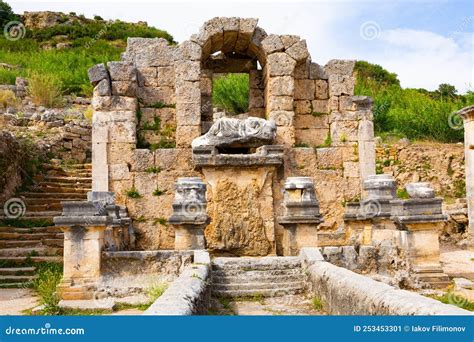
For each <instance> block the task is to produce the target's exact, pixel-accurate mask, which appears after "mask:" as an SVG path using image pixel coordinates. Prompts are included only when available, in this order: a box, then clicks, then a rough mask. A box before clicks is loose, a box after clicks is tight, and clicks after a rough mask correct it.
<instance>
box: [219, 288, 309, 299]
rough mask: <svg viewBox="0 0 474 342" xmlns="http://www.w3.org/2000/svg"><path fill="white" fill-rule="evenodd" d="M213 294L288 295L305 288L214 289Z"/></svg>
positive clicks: (236, 295)
mask: <svg viewBox="0 0 474 342" xmlns="http://www.w3.org/2000/svg"><path fill="white" fill-rule="evenodd" d="M211 292H212V295H213V296H215V297H255V296H259V297H260V296H262V297H282V296H286V295H295V294H299V293H302V292H304V289H303V288H283V287H282V288H279V289H278V290H277V291H276V290H275V289H259V290H214V289H212V291H211Z"/></svg>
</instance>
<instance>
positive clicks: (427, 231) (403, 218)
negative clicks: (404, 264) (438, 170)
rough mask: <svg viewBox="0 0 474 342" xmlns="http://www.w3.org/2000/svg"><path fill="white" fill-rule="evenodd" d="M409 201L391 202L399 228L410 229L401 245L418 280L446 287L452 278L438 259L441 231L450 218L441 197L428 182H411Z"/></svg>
mask: <svg viewBox="0 0 474 342" xmlns="http://www.w3.org/2000/svg"><path fill="white" fill-rule="evenodd" d="M406 189H407V192H408V195H409V196H410V199H408V200H394V201H392V205H393V207H392V218H393V220H394V221H395V222H396V223H397V225H398V227H399V229H401V230H404V231H406V232H407V236H406V238H407V239H406V243H405V244H402V245H400V247H401V248H402V249H405V252H406V254H407V256H408V258H409V260H410V264H411V268H412V270H413V271H414V272H415V274H416V275H417V277H418V279H419V280H421V281H423V282H426V283H429V284H430V285H431V286H432V287H446V286H447V285H449V284H450V280H449V278H448V276H447V275H446V274H444V273H443V269H442V268H441V264H440V259H439V241H438V231H439V230H440V228H441V227H440V225H441V224H442V223H443V222H444V221H446V220H447V216H446V215H443V212H442V202H443V200H442V199H441V198H435V192H434V190H433V189H432V188H431V187H430V185H429V184H428V183H411V184H408V185H407V187H406Z"/></svg>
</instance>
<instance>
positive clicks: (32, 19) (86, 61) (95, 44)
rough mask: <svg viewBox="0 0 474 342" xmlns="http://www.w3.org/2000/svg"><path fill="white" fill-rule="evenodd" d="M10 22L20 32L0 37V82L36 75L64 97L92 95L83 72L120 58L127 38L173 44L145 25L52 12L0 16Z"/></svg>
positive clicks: (3, 4)
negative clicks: (165, 41)
mask: <svg viewBox="0 0 474 342" xmlns="http://www.w3.org/2000/svg"><path fill="white" fill-rule="evenodd" d="M0 5H2V6H5V3H4V2H0ZM2 13H6V11H5V10H4V12H2ZM11 20H18V21H21V22H22V23H23V25H24V29H23V28H20V30H18V31H11V32H10V34H11V35H12V36H11V37H8V36H4V35H2V36H1V37H0V84H14V83H15V78H16V77H17V76H21V77H26V78H31V77H34V76H35V75H38V74H41V75H43V76H45V79H47V80H48V83H49V84H52V86H55V87H59V88H60V91H61V92H62V93H63V94H75V95H79V96H89V95H91V94H92V86H91V85H90V83H89V80H88V78H87V69H88V68H90V66H91V65H94V64H97V63H101V62H107V61H111V60H118V59H120V54H121V53H122V52H123V51H124V50H125V47H126V40H127V37H147V38H165V39H166V40H168V41H169V42H170V43H171V44H174V43H175V42H174V40H173V37H172V36H171V35H170V34H169V33H167V32H166V31H163V30H159V29H157V28H154V27H150V26H148V25H147V23H145V22H139V23H126V22H123V21H120V20H114V21H110V20H109V21H106V20H103V19H102V18H101V17H99V16H95V17H94V18H93V19H90V18H86V17H84V16H83V15H77V14H76V13H69V14H64V13H57V12H25V14H24V15H23V16H19V15H14V14H12V13H11V14H10V15H9V16H8V17H7V18H6V16H5V15H4V16H3V17H0V21H1V22H2V24H4V25H6V23H7V22H9V21H11ZM4 25H2V27H3V26H4ZM16 35H20V36H16ZM18 37H22V38H21V39H17V38H18ZM7 38H10V39H7Z"/></svg>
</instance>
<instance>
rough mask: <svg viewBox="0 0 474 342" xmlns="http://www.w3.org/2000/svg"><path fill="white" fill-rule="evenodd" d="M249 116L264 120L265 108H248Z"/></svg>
mask: <svg viewBox="0 0 474 342" xmlns="http://www.w3.org/2000/svg"><path fill="white" fill-rule="evenodd" d="M249 116H254V117H257V118H262V119H265V108H249Z"/></svg>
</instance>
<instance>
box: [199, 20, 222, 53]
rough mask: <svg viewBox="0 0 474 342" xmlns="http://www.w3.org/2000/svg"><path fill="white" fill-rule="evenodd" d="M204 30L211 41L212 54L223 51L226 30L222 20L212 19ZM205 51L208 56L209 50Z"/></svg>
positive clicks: (205, 24) (205, 25) (207, 22)
mask: <svg viewBox="0 0 474 342" xmlns="http://www.w3.org/2000/svg"><path fill="white" fill-rule="evenodd" d="M203 28H204V31H205V32H206V33H205V34H206V35H207V37H209V38H210V39H211V51H210V53H212V52H215V51H219V50H222V46H223V44H224V28H223V25H222V21H221V18H212V19H211V20H208V21H206V22H205V23H204V26H203ZM203 50H204V51H205V54H206V55H207V49H206V48H204V49H203Z"/></svg>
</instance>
